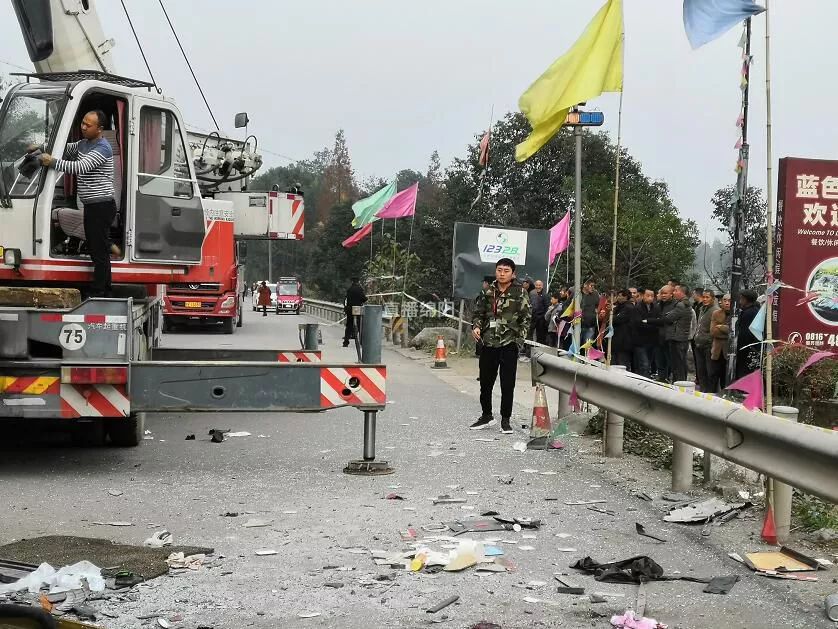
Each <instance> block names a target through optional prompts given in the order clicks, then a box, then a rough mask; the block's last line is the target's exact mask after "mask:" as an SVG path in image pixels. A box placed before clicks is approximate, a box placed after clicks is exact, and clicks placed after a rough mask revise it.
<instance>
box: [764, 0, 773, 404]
mask: <svg viewBox="0 0 838 629" xmlns="http://www.w3.org/2000/svg"><path fill="white" fill-rule="evenodd" d="M768 5H769V1H768V0H766V1H765V134H766V144H765V151H766V178H767V179H766V182H765V191H766V197H767V208H766V213H765V239H766V243H765V244H766V264H765V266H766V277H767V278H773V277H774V227H773V220H772V213H773V211H774V172H773V171H774V166H773V160H774V154H773V149H772V145H771V139H772V130H771V29H770V15H771V11H770V9H769V8H768ZM773 306H774V296H773V295H766V299H765V340H766V341H769V343H768V348H767V351H766V356H765V379H766V387H765V412H766V414H768V415H771V413H772V411H773V388H774V387H773V382H772V375H773V373H772V372H773V360H772V354H771V344H770V341H771V340H773V334H774V325H773V321H772V316H773V312H772V311H773V310H774V308H773Z"/></svg>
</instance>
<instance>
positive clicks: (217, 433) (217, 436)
mask: <svg viewBox="0 0 838 629" xmlns="http://www.w3.org/2000/svg"><path fill="white" fill-rule="evenodd" d="M228 432H230V429H229V428H227V429H226V430H225V429H221V428H211V429H210V431H209V436H210V441H212V442H213V443H221V442H222V441H224V435H226V434H227V433H228Z"/></svg>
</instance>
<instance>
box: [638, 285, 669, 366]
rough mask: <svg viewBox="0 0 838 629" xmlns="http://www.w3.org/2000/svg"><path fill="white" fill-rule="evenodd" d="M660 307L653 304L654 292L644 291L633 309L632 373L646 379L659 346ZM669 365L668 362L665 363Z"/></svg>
mask: <svg viewBox="0 0 838 629" xmlns="http://www.w3.org/2000/svg"><path fill="white" fill-rule="evenodd" d="M660 318H661V309H660V306H659V305H658V304H657V303H656V302H655V291H653V290H651V289H646V290H645V291H643V296H642V297H641V298H640V303H638V304H637V306H636V307H635V309H634V320H633V322H632V332H633V334H634V349H633V350H632V357H633V359H634V371H635V373H638V374H640V375H641V376H644V377H646V378H648V377H649V376H650V369H651V365H652V360H653V359H654V358H655V351H656V350H657V347H658V345H659V344H660V334H661V325H660V323H659V321H660ZM665 364H666V365H669V361H666V363H665Z"/></svg>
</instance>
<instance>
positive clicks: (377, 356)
mask: <svg viewBox="0 0 838 629" xmlns="http://www.w3.org/2000/svg"><path fill="white" fill-rule="evenodd" d="M361 327H362V328H363V330H362V332H361V340H362V347H361V362H362V363H364V364H367V365H377V364H379V363H380V362H381V337H382V330H381V306H377V305H367V306H364V316H363V317H362V320H361ZM355 336H358V335H357V332H356V334H355Z"/></svg>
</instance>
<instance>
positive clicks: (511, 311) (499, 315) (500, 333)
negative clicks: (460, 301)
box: [472, 281, 531, 347]
mask: <svg viewBox="0 0 838 629" xmlns="http://www.w3.org/2000/svg"><path fill="white" fill-rule="evenodd" d="M530 318H531V314H530V296H529V295H528V294H527V293H526V291H525V290H524V287H523V286H522V285H521V284H519V283H518V282H517V281H516V282H513V283H512V285H511V286H509V288H507V289H506V292H503V293H502V292H500V291H499V290H498V288H497V282H492V285H491V286H489V288H487V289H486V290H484V291H483V292H482V293H480V295H478V296H477V299H476V300H475V303H474V316H473V317H472V324H473V325H474V327H478V328H480V338H481V340H482V342H483V345H485V346H486V347H503V346H505V345H509V344H511V343H517V344H518V346H519V347H523V345H524V339H525V338H526V337H527V333H528V332H529V329H530Z"/></svg>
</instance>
